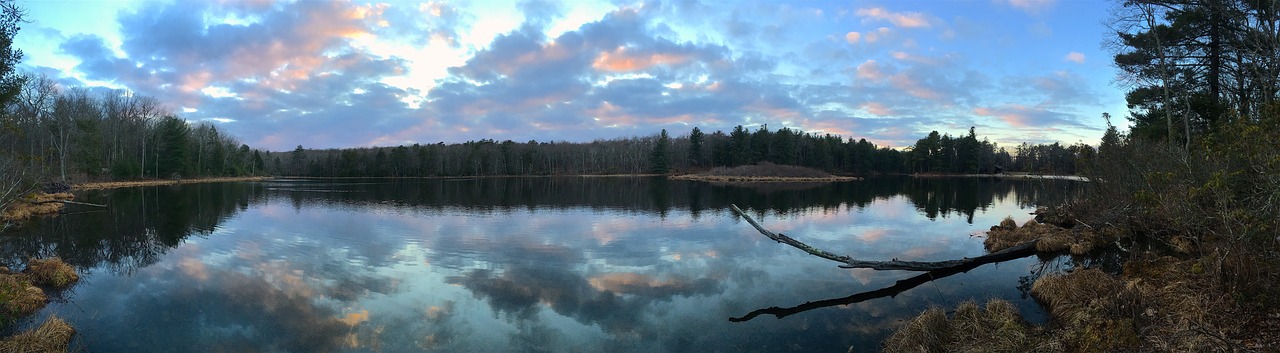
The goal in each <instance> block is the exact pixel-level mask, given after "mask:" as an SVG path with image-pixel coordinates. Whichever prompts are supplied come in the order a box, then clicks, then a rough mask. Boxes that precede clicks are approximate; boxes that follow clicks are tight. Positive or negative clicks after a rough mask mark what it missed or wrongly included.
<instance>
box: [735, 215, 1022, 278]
mask: <svg viewBox="0 0 1280 353" xmlns="http://www.w3.org/2000/svg"><path fill="white" fill-rule="evenodd" d="M729 207H731V208H732V209H733V212H734V213H736V214H738V215H739V216H742V218H745V219H746V220H747V223H751V226H752V227H755V228H756V230H758V231H760V234H764V236H766V237H769V239H773V240H774V241H776V242H779V243H783V244H787V245H790V246H792V247H795V248H796V249H800V250H804V251H805V252H807V253H809V254H811V255H813V256H817V257H821V258H824V259H827V260H831V261H835V262H839V263H841V265H840V267H842V268H870V269H874V270H903V271H936V270H942V269H947V268H952V267H957V266H964V265H968V264H971V263H975V262H978V263H987V262H991V261H989V260H988V259H991V258H1000V257H1003V256H1006V255H1008V254H1011V253H1021V252H1023V251H1026V250H1033V249H1035V246H1036V242H1038V241H1039V239H1036V240H1031V241H1028V242H1025V243H1022V244H1018V245H1015V246H1012V247H1009V248H1008V249H1004V250H1000V251H997V252H994V253H990V254H987V255H983V256H979V257H973V258H969V257H966V258H963V259H959V260H947V261H898V260H897V259H894V260H890V261H867V260H858V259H854V258H852V257H849V256H846V255H836V254H834V253H831V252H829V251H826V250H822V249H818V248H815V247H812V246H809V244H805V243H804V242H801V241H799V240H795V239H794V238H791V237H789V236H787V235H785V234H782V233H774V232H772V231H770V230H768V229H765V228H764V227H763V226H761V225H760V223H756V220H755V219H752V218H751V216H750V215H747V213H746V212H743V211H742V209H740V208H738V205H732V204H731V205H729ZM983 261H986V262H983Z"/></svg>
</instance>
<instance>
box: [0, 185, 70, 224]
mask: <svg viewBox="0 0 1280 353" xmlns="http://www.w3.org/2000/svg"><path fill="white" fill-rule="evenodd" d="M74 198H75V195H72V194H71V193H65V192H64V193H57V194H46V193H42V192H36V193H32V194H30V195H27V196H24V197H22V199H20V200H17V201H15V202H14V203H12V204H9V207H8V208H5V209H4V210H3V211H0V221H4V222H15V221H21V220H24V219H28V218H31V217H35V216H41V215H50V214H56V213H58V211H59V210H62V203H60V202H52V201H57V200H71V199H74Z"/></svg>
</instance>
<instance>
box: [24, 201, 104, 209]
mask: <svg viewBox="0 0 1280 353" xmlns="http://www.w3.org/2000/svg"><path fill="white" fill-rule="evenodd" d="M54 202H60V203H63V204H69V205H85V206H93V207H104V208H105V207H107V205H99V204H96V203H88V202H76V201H69V200H49V201H40V202H32V204H36V205H39V204H46V203H54Z"/></svg>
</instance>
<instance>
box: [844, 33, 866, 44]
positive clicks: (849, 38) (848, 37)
mask: <svg viewBox="0 0 1280 353" xmlns="http://www.w3.org/2000/svg"><path fill="white" fill-rule="evenodd" d="M861 40H862V33H858V32H849V33H845V34H844V41H846V42H849V44H853V43H857V42H858V41H861Z"/></svg>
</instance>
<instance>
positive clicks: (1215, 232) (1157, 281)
mask: <svg viewBox="0 0 1280 353" xmlns="http://www.w3.org/2000/svg"><path fill="white" fill-rule="evenodd" d="M1270 109H1271V110H1269V111H1267V112H1266V114H1264V116H1263V117H1262V118H1260V119H1257V120H1244V119H1242V120H1239V121H1236V122H1234V123H1231V124H1225V125H1223V126H1220V127H1219V129H1220V130H1219V131H1217V132H1216V133H1215V134H1211V135H1208V136H1206V137H1204V138H1203V139H1200V140H1198V141H1197V143H1196V144H1193V145H1190V146H1186V145H1175V146H1171V145H1168V144H1164V143H1161V142H1152V141H1148V140H1143V139H1130V138H1127V137H1124V136H1122V135H1121V136H1116V135H1115V134H1114V130H1112V131H1110V132H1109V133H1108V134H1109V136H1108V137H1105V138H1104V139H1103V141H1104V143H1103V144H1102V146H1100V147H1099V150H1098V155H1097V156H1096V158H1094V159H1092V160H1089V161H1087V164H1086V168H1085V169H1084V176H1086V177H1088V178H1089V179H1090V180H1092V182H1090V183H1087V184H1086V190H1085V192H1084V193H1083V194H1082V195H1081V196H1080V197H1077V198H1075V199H1073V200H1072V201H1070V202H1069V203H1067V204H1064V205H1060V206H1058V207H1051V208H1045V209H1041V210H1039V211H1038V212H1037V213H1038V215H1037V220H1036V221H1032V222H1028V223H1027V224H1024V225H1022V226H1018V225H1017V224H1016V223H1015V222H1014V221H1013V220H1012V219H1007V220H1005V221H1004V222H1002V223H1001V224H1000V225H997V226H995V227H992V229H991V231H990V232H988V233H987V239H986V241H985V242H986V246H987V248H988V249H989V250H992V251H994V250H997V249H1000V248H1002V247H1007V246H1010V245H1011V244H1017V243H1020V242H1023V241H1029V240H1038V241H1039V242H1038V243H1037V244H1038V246H1037V249H1038V250H1039V251H1042V252H1046V253H1053V254H1059V253H1065V252H1070V253H1071V254H1073V255H1077V256H1084V257H1087V256H1097V255H1098V251H1099V249H1104V248H1110V249H1111V250H1109V251H1114V252H1112V253H1111V254H1112V255H1113V256H1114V255H1117V254H1118V256H1119V258H1120V259H1121V260H1122V262H1123V270H1122V271H1119V273H1105V272H1103V271H1101V270H1098V269H1093V268H1087V267H1079V268H1075V269H1072V270H1070V271H1068V272H1066V273H1062V274H1053V275H1048V276H1045V277H1042V278H1039V279H1038V280H1036V281H1035V283H1034V284H1033V285H1032V287H1031V295H1032V296H1033V297H1035V298H1036V300H1037V301H1039V302H1040V303H1041V304H1043V305H1044V306H1045V308H1047V309H1048V311H1049V313H1050V321H1049V323H1048V325H1046V326H1031V325H1027V324H1025V323H1023V322H1022V321H1021V320H1020V319H1018V320H1014V319H1009V318H1008V317H1007V315H1005V316H1000V317H997V318H984V319H982V320H977V319H974V318H973V317H972V316H974V315H971V313H973V312H975V310H974V309H972V308H964V309H963V310H961V309H957V310H956V313H955V314H954V315H953V316H952V317H950V318H948V317H947V316H946V315H945V313H944V312H943V311H942V309H934V310H931V311H926V312H925V313H923V314H921V315H920V316H919V317H917V318H915V319H913V320H911V321H910V322H909V323H907V324H905V325H904V326H902V328H901V329H900V330H899V331H898V332H897V333H895V334H894V336H893V337H894V338H891V339H889V340H887V341H886V342H885V350H886V351H890V352H920V351H924V352H942V351H1067V352H1116V351H1122V352H1130V351H1136V352H1219V351H1222V352H1231V351H1270V350H1274V349H1275V348H1276V347H1280V236H1277V234H1280V233H1278V232H1280V145H1277V144H1276V143H1275V141H1274V140H1275V136H1280V106H1278V107H1271V108H1270ZM1118 240H1120V241H1118ZM1121 244H1124V245H1125V246H1121ZM1077 263H1078V264H1087V263H1090V261H1078V262H1077ZM975 305H976V304H975ZM995 305H996V306H997V307H999V306H1001V305H1002V304H995ZM988 306H990V304H988ZM988 311H991V310H988ZM962 313H963V314H962ZM993 315H994V314H993ZM1001 315H1004V314H1001ZM975 320H977V322H979V323H985V324H987V325H988V326H990V325H994V324H990V323H991V322H998V323H1000V325H1001V326H1000V327H1002V328H1005V329H1006V330H1005V331H1004V332H1005V333H1003V334H1000V335H995V336H990V337H987V339H980V340H975V339H971V338H968V337H971V336H972V334H967V333H965V332H971V331H972V330H969V331H966V330H968V329H965V327H970V326H974V325H978V324H975V323H973V322H975ZM984 320H985V321H984ZM957 327H959V328H957ZM982 332H991V330H986V331H982ZM1006 343H1008V344H1012V346H1006V345H1004V344H1006Z"/></svg>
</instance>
